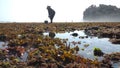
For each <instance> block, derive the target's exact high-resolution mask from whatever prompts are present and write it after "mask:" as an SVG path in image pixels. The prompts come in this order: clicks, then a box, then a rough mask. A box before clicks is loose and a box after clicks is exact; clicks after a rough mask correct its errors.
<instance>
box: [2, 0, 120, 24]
mask: <svg viewBox="0 0 120 68" xmlns="http://www.w3.org/2000/svg"><path fill="white" fill-rule="evenodd" d="M91 4H94V5H99V4H107V5H116V6H117V7H120V1H119V0H0V21H4V22H5V21H10V22H43V21H44V20H48V21H49V18H48V12H47V9H46V7H47V5H50V6H51V7H52V8H53V9H54V10H55V11H56V15H55V17H54V21H55V22H59V21H60V22H71V21H73V22H79V21H82V17H83V11H84V10H85V9H86V8H87V7H89V6H90V5H91Z"/></svg>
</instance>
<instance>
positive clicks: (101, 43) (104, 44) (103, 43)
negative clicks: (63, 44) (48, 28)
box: [44, 30, 120, 60]
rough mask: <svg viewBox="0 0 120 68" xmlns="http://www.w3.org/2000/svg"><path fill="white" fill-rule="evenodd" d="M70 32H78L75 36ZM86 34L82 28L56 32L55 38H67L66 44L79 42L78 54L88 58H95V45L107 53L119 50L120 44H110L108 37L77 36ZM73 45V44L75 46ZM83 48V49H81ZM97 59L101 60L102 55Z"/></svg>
mask: <svg viewBox="0 0 120 68" xmlns="http://www.w3.org/2000/svg"><path fill="white" fill-rule="evenodd" d="M72 33H78V36H77V37H73V36H72V35H71V34H72ZM48 34H49V33H44V35H48ZM83 36H87V35H86V34H85V33H84V30H80V31H77V30H76V31H74V32H65V33H56V36H55V38H60V39H68V41H67V44H69V43H71V42H73V41H74V42H81V44H76V45H77V46H79V48H80V51H79V52H78V54H79V55H80V56H83V57H85V58H89V59H95V56H94V55H93V50H94V48H95V47H97V48H100V49H101V50H102V51H103V52H104V53H106V54H109V53H113V52H120V44H112V43H111V42H110V41H109V38H98V37H91V36H88V38H84V39H83V38H79V37H83ZM86 44H88V45H89V46H88V47H84V45H86ZM76 45H75V46H76ZM71 47H74V45H73V44H72V43H71ZM82 49H84V50H82ZM97 58H98V60H101V59H102V57H97Z"/></svg>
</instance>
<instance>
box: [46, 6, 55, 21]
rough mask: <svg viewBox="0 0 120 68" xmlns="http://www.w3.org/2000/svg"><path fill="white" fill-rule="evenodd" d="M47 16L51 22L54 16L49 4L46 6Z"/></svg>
mask: <svg viewBox="0 0 120 68" xmlns="http://www.w3.org/2000/svg"><path fill="white" fill-rule="evenodd" d="M47 10H48V14H49V15H48V17H49V18H50V21H51V23H52V22H53V18H54V16H55V11H54V10H53V9H52V8H51V6H47Z"/></svg>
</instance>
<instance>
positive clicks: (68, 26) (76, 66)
mask: <svg viewBox="0 0 120 68" xmlns="http://www.w3.org/2000/svg"><path fill="white" fill-rule="evenodd" d="M75 30H85V31H86V34H88V35H93V36H100V37H108V38H111V39H116V40H117V39H120V35H119V34H120V23H119V22H115V23H114V22H113V23H112V22H111V23H105V22H104V23H100V22H99V23H92V22H91V23H88V22H85V23H84V22H82V23H73V22H72V23H52V24H51V23H50V24H45V23H34V22H31V23H29V22H28V23H27V22H25V23H20V22H17V23H16V22H13V23H9V22H8V23H2V22H1V23H0V41H1V42H5V43H6V42H8V44H7V46H8V47H7V48H5V49H0V56H1V57H0V67H1V68H13V67H16V68H112V62H113V61H115V62H119V60H120V56H119V55H120V53H113V54H110V55H109V54H106V55H105V56H103V57H104V59H103V60H102V61H98V60H97V59H94V60H90V59H86V58H84V57H81V56H80V55H77V52H78V51H79V48H78V47H77V46H76V47H74V48H70V45H65V44H64V43H63V42H62V41H61V40H60V39H59V38H54V36H55V32H56V33H57V32H59V33H60V32H66V31H68V32H69V31H75ZM44 32H50V33H51V34H50V35H49V36H44V35H43V33H44ZM111 36H112V37H111ZM110 41H111V40H110ZM114 41H115V40H114ZM117 41H118V40H117ZM118 42H119V41H118ZM96 50H99V51H98V52H101V51H100V49H99V48H97V49H96ZM25 53H27V54H28V57H27V58H26V60H23V58H22V56H23V55H24V54H25ZM113 56H114V57H113Z"/></svg>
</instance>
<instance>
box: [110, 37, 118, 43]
mask: <svg viewBox="0 0 120 68" xmlns="http://www.w3.org/2000/svg"><path fill="white" fill-rule="evenodd" d="M110 41H111V42H112V43H113V44H120V39H115V38H113V39H110Z"/></svg>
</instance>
